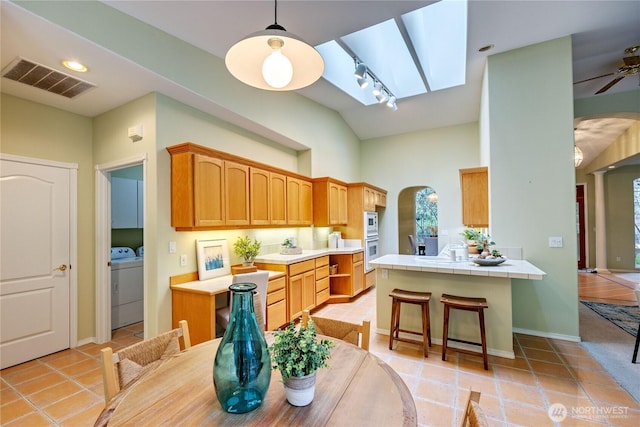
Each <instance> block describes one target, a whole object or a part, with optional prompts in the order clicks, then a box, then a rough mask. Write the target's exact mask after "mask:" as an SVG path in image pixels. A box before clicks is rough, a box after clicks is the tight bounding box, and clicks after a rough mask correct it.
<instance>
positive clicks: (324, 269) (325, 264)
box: [316, 255, 329, 307]
mask: <svg viewBox="0 0 640 427" xmlns="http://www.w3.org/2000/svg"><path fill="white" fill-rule="evenodd" d="M328 299H329V256H328V255H327V256H322V257H319V258H316V307H317V306H319V305H321V304H323V303H325V302H326V301H327V300H328Z"/></svg>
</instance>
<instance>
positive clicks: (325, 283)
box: [316, 277, 329, 292]
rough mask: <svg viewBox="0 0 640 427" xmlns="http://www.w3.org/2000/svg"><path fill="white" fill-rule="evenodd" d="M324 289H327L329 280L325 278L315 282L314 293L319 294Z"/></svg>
mask: <svg viewBox="0 0 640 427" xmlns="http://www.w3.org/2000/svg"><path fill="white" fill-rule="evenodd" d="M325 289H329V278H328V277H325V278H324V279H321V280H316V292H320V291H323V290H325Z"/></svg>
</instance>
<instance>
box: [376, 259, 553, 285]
mask: <svg viewBox="0 0 640 427" xmlns="http://www.w3.org/2000/svg"><path fill="white" fill-rule="evenodd" d="M369 264H371V265H372V266H374V267H376V268H386V269H389V270H409V271H423V272H430V273H445V274H464V275H468V276H469V275H471V276H488V277H504V278H509V279H530V280H542V279H544V277H545V276H546V275H547V273H545V272H544V271H542V270H540V269H539V268H538V267H536V266H535V265H533V264H531V263H530V262H528V261H526V260H522V259H515V260H514V259H507V260H506V261H505V262H503V263H502V264H499V265H496V266H492V267H482V266H479V265H477V264H474V263H473V262H472V261H471V260H469V261H450V260H448V259H447V258H445V257H441V256H414V255H398V254H389V255H384V256H381V257H380V258H377V259H375V260H372V261H369Z"/></svg>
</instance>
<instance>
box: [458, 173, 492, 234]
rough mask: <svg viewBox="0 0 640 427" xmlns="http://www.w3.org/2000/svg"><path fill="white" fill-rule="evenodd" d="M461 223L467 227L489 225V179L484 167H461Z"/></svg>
mask: <svg viewBox="0 0 640 427" xmlns="http://www.w3.org/2000/svg"><path fill="white" fill-rule="evenodd" d="M460 190H461V193H462V223H463V224H464V225H466V226H467V227H488V226H489V179H488V172H487V168H486V167H481V168H472V169H461V170H460Z"/></svg>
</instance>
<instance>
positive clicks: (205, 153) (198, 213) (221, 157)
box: [167, 142, 313, 231]
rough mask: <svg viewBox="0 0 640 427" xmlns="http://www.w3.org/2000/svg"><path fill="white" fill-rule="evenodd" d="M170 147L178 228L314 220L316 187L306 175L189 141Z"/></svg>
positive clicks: (274, 224)
mask: <svg viewBox="0 0 640 427" xmlns="http://www.w3.org/2000/svg"><path fill="white" fill-rule="evenodd" d="M167 151H168V152H169V154H171V225H172V226H173V227H175V228H176V230H178V231H189V230H199V229H203V230H204V229H219V228H247V227H283V226H287V225H310V224H312V223H313V185H312V183H311V181H310V180H309V179H305V177H303V176H301V175H297V174H295V173H290V172H286V171H284V170H281V169H277V168H274V167H271V166H269V165H265V164H262V163H258V162H254V161H251V160H248V159H244V158H242V157H238V156H234V155H232V154H228V153H224V152H221V151H217V150H213V149H211V148H207V147H202V146H199V145H195V144H191V143H189V142H185V143H182V144H178V145H174V146H172V147H167Z"/></svg>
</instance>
